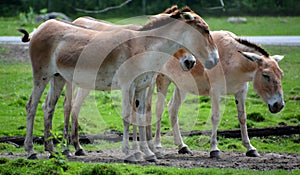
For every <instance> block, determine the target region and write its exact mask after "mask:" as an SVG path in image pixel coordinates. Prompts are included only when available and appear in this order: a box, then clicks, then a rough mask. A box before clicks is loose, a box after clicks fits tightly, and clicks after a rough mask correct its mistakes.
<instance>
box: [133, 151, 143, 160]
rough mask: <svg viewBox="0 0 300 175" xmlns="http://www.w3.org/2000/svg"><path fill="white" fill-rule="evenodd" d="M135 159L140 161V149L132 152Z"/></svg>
mask: <svg viewBox="0 0 300 175" xmlns="http://www.w3.org/2000/svg"><path fill="white" fill-rule="evenodd" d="M133 155H134V157H135V161H141V160H142V159H143V153H142V152H140V151H137V152H135V153H134V154H133Z"/></svg>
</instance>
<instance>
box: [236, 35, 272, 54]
mask: <svg viewBox="0 0 300 175" xmlns="http://www.w3.org/2000/svg"><path fill="white" fill-rule="evenodd" d="M234 39H235V40H236V41H237V42H239V43H241V44H243V45H246V46H248V47H251V48H253V49H255V50H256V51H258V52H259V53H261V54H262V55H264V56H266V57H269V56H270V54H269V53H268V52H267V51H266V50H265V49H263V48H261V47H260V46H258V45H257V44H254V43H251V42H249V41H247V40H245V39H241V38H234Z"/></svg>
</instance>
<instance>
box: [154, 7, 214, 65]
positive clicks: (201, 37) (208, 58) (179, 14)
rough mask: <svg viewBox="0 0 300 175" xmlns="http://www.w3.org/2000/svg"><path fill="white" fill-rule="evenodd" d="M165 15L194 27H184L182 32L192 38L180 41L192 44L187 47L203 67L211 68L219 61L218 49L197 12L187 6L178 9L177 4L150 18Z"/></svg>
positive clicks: (206, 25) (158, 17) (207, 27)
mask: <svg viewBox="0 0 300 175" xmlns="http://www.w3.org/2000/svg"><path fill="white" fill-rule="evenodd" d="M166 16H168V17H171V18H174V19H178V20H180V21H183V22H184V23H186V24H189V25H188V26H191V27H192V28H193V29H195V30H191V28H188V27H186V30H185V32H184V33H186V35H188V36H187V37H186V38H194V39H193V40H189V41H182V43H189V45H191V46H192V47H189V48H187V49H188V50H190V51H192V52H193V54H194V56H195V57H196V59H198V60H199V61H200V62H201V63H202V64H203V65H204V67H205V68H208V69H211V68H213V67H214V66H215V65H216V64H217V63H218V62H219V54H218V49H217V46H216V44H215V43H214V41H213V39H212V37H211V35H210V29H209V26H208V24H207V23H206V22H205V21H204V20H203V19H202V18H201V17H200V16H199V15H198V14H196V13H195V12H194V11H192V10H191V9H190V8H189V7H184V8H182V9H178V8H177V6H172V7H171V8H168V9H167V10H165V11H164V12H163V13H160V14H158V15H154V16H152V17H151V18H154V19H160V18H164V17H166ZM190 36H193V37H190ZM196 38H197V39H196ZM179 42H180V41H179Z"/></svg>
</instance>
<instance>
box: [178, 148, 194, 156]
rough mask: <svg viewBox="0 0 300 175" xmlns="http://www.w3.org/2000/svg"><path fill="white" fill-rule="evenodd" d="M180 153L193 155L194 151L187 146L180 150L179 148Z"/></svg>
mask: <svg viewBox="0 0 300 175" xmlns="http://www.w3.org/2000/svg"><path fill="white" fill-rule="evenodd" d="M178 154H190V155H193V152H192V151H191V150H190V149H189V148H188V147H187V146H185V147H182V148H180V150H178Z"/></svg>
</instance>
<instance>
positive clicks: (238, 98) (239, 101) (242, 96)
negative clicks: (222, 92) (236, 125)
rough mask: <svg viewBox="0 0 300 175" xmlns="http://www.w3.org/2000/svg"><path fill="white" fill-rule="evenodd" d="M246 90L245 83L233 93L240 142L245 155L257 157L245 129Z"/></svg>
mask: <svg viewBox="0 0 300 175" xmlns="http://www.w3.org/2000/svg"><path fill="white" fill-rule="evenodd" d="M247 92H248V84H246V85H245V87H244V89H243V90H242V91H240V92H238V93H236V94H235V103H236V107H237V111H238V118H239V122H240V128H241V135H242V143H243V145H244V147H246V148H247V153H246V156H249V157H259V156H260V155H259V153H258V152H257V150H256V148H255V147H254V146H252V145H251V143H250V139H249V136H248V131H247V122H246V108H245V100H246V95H247Z"/></svg>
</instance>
